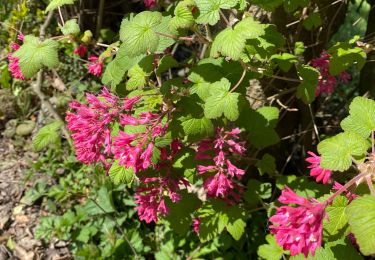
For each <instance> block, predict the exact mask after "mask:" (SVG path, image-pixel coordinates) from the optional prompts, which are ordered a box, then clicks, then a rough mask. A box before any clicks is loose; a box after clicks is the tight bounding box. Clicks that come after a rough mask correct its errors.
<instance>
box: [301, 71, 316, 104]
mask: <svg viewBox="0 0 375 260" xmlns="http://www.w3.org/2000/svg"><path fill="white" fill-rule="evenodd" d="M297 71H298V75H299V76H300V78H301V79H302V83H301V84H299V85H298V87H297V98H299V99H302V101H303V102H304V103H305V104H311V103H312V102H313V101H314V100H315V91H316V87H317V86H318V81H319V75H320V73H319V71H318V70H316V69H315V68H313V67H311V66H300V67H299V68H298V69H297Z"/></svg>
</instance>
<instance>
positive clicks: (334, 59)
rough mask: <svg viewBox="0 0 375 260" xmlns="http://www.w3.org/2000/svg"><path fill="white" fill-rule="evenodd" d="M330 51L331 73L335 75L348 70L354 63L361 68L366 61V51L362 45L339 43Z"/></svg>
mask: <svg viewBox="0 0 375 260" xmlns="http://www.w3.org/2000/svg"><path fill="white" fill-rule="evenodd" d="M328 52H329V54H330V55H331V58H330V63H329V73H330V74H331V75H333V76H337V75H339V74H340V73H341V72H343V71H346V70H347V69H349V68H350V67H352V66H353V64H354V65H356V67H357V69H358V70H360V69H362V67H363V66H364V65H365V63H366V56H367V55H366V52H365V51H364V50H363V49H362V48H360V47H352V44H350V43H347V42H339V43H337V44H336V45H335V46H333V47H331V48H330V49H329V50H328Z"/></svg>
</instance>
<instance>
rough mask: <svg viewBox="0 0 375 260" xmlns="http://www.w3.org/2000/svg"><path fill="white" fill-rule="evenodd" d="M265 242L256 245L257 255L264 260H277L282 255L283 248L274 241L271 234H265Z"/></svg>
mask: <svg viewBox="0 0 375 260" xmlns="http://www.w3.org/2000/svg"><path fill="white" fill-rule="evenodd" d="M266 240H267V244H264V245H261V246H259V247H258V251H257V253H258V256H260V257H261V258H262V259H266V260H278V259H280V258H281V257H282V255H283V253H284V250H283V248H282V247H281V246H279V245H278V244H277V243H276V239H275V237H274V236H272V235H267V236H266Z"/></svg>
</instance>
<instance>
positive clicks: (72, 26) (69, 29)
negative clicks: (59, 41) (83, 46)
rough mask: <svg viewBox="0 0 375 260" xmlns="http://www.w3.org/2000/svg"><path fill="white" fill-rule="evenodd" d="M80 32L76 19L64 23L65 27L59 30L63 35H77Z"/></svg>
mask: <svg viewBox="0 0 375 260" xmlns="http://www.w3.org/2000/svg"><path fill="white" fill-rule="evenodd" d="M80 31H81V30H80V29H79V25H78V23H77V19H70V20H68V21H66V22H65V25H64V26H63V27H62V28H61V32H62V33H63V34H64V35H71V34H77V33H79V32H80Z"/></svg>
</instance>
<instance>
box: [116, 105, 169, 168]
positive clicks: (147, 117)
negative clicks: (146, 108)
mask: <svg viewBox="0 0 375 260" xmlns="http://www.w3.org/2000/svg"><path fill="white" fill-rule="evenodd" d="M135 101H136V100H135ZM120 124H121V125H123V126H125V125H131V126H144V130H143V131H140V132H137V133H131V134H128V133H125V132H123V131H120V133H119V135H118V136H117V137H116V138H115V141H114V144H113V152H114V155H115V158H116V159H118V160H119V164H120V165H123V166H125V167H127V168H130V167H131V168H133V169H134V171H135V172H139V171H141V170H146V169H147V168H148V167H150V165H151V157H152V155H153V152H154V149H158V148H156V147H155V144H154V142H155V138H157V137H160V136H162V135H164V134H165V131H166V130H167V128H168V126H167V125H163V124H162V123H161V117H160V116H159V115H158V114H155V113H151V112H142V113H140V114H139V116H138V117H135V116H132V115H121V117H120Z"/></svg>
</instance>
